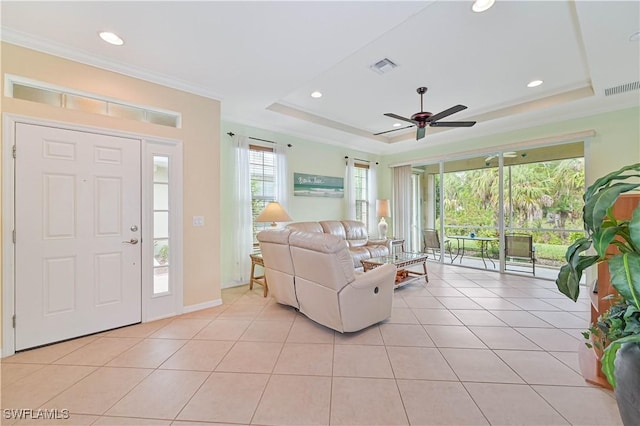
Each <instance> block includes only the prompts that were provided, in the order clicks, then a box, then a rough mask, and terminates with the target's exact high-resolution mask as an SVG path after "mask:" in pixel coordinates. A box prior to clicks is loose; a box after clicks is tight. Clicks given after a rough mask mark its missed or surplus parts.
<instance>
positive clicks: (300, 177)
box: [293, 173, 344, 198]
mask: <svg viewBox="0 0 640 426" xmlns="http://www.w3.org/2000/svg"><path fill="white" fill-rule="evenodd" d="M293 195H299V196H303V197H330V198H342V197H344V178H341V177H332V176H321V175H308V174H305V173H294V174H293Z"/></svg>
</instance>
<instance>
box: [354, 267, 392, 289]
mask: <svg viewBox="0 0 640 426" xmlns="http://www.w3.org/2000/svg"><path fill="white" fill-rule="evenodd" d="M395 280H396V265H393V264H386V265H381V266H378V267H377V268H374V269H372V270H370V271H367V272H365V273H363V274H358V275H356V279H355V281H353V282H352V283H351V284H350V285H352V286H353V287H355V288H369V287H375V286H380V285H383V286H384V285H390V286H392V287H393V285H394V283H395Z"/></svg>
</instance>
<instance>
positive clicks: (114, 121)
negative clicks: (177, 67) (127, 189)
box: [0, 43, 220, 317]
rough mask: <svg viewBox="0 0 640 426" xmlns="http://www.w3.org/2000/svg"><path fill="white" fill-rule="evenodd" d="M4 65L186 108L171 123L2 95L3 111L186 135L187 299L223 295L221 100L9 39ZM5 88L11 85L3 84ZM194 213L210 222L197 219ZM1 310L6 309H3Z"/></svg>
mask: <svg viewBox="0 0 640 426" xmlns="http://www.w3.org/2000/svg"><path fill="white" fill-rule="evenodd" d="M1 46H2V51H1V57H2V62H1V66H2V69H1V73H2V82H3V84H4V75H5V73H8V74H12V75H16V76H21V77H26V78H29V79H33V80H38V81H41V82H46V83H49V84H54V85H57V86H61V87H64V88H69V89H73V90H77V91H83V92H88V93H93V94H97V95H99V96H104V97H108V98H113V99H119V100H123V101H125V102H128V103H133V104H139V105H144V106H149V107H154V108H159V109H166V110H171V111H176V112H179V113H181V114H182V128H180V129H176V128H170V127H167V126H160V125H155V124H149V123H142V122H138V121H133V120H125V119H118V118H112V117H108V116H102V115H97V114H90V113H85V112H80V111H71V110H66V109H63V108H57V107H52V106H48V105H43V104H38V103H34V102H28V101H22V100H19V99H13V98H7V97H4V96H3V97H2V103H1V109H0V111H1V112H2V113H11V114H19V115H24V116H29V117H36V118H41V119H46V120H56V121H60V122H65V123H72V124H79V125H87V126H94V127H99V128H105V129H114V130H118V131H125V132H133V133H138V134H143V135H150V136H156V137H162V138H170V139H177V140H181V141H182V143H183V152H184V164H183V167H184V193H183V199H184V206H183V214H184V222H183V223H184V225H183V226H184V227H183V230H184V256H183V259H184V304H185V306H188V305H194V304H198V303H204V302H208V301H212V300H216V299H219V298H220V244H219V238H220V237H219V235H220V209H219V199H220V189H219V188H220V187H219V179H220V156H219V152H220V151H219V144H220V102H219V101H216V100H212V99H208V98H205V97H202V96H197V95H193V94H190V93H186V92H182V91H179V90H174V89H170V88H167V87H164V86H160V85H157V84H153V83H149V82H146V81H143V80H139V79H136V78H132V77H128V76H125V75H122V74H117V73H114V72H110V71H106V70H102V69H99V68H95V67H91V66H88V65H84V64H81V63H77V62H73V61H69V60H66V59H62V58H59V57H56V56H51V55H48V54H44V53H40V52H36V51H33V50H29V49H25V48H22V47H18V46H15V45H11V44H7V43H2V45H1ZM2 93H3V94H4V87H3V90H2ZM192 216H204V217H205V221H206V225H205V226H204V227H202V228H193V227H192V226H191V221H192ZM0 317H1V316H0Z"/></svg>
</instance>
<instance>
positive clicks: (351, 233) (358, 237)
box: [342, 220, 369, 247]
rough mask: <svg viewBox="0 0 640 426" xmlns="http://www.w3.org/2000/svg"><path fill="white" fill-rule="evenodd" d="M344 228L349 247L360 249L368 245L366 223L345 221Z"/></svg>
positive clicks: (343, 222)
mask: <svg viewBox="0 0 640 426" xmlns="http://www.w3.org/2000/svg"><path fill="white" fill-rule="evenodd" d="M342 226H343V227H344V232H345V235H346V239H347V242H348V243H349V247H360V246H364V245H366V244H367V241H368V240H369V235H368V233H367V228H366V227H365V226H364V223H362V222H360V221H357V220H343V221H342Z"/></svg>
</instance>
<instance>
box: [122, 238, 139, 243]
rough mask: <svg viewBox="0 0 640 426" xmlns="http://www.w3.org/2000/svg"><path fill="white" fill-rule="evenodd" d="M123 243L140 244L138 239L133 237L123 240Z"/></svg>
mask: <svg viewBox="0 0 640 426" xmlns="http://www.w3.org/2000/svg"><path fill="white" fill-rule="evenodd" d="M123 243H127V244H138V239H137V238H132V239H130V240H129V241H123Z"/></svg>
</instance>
